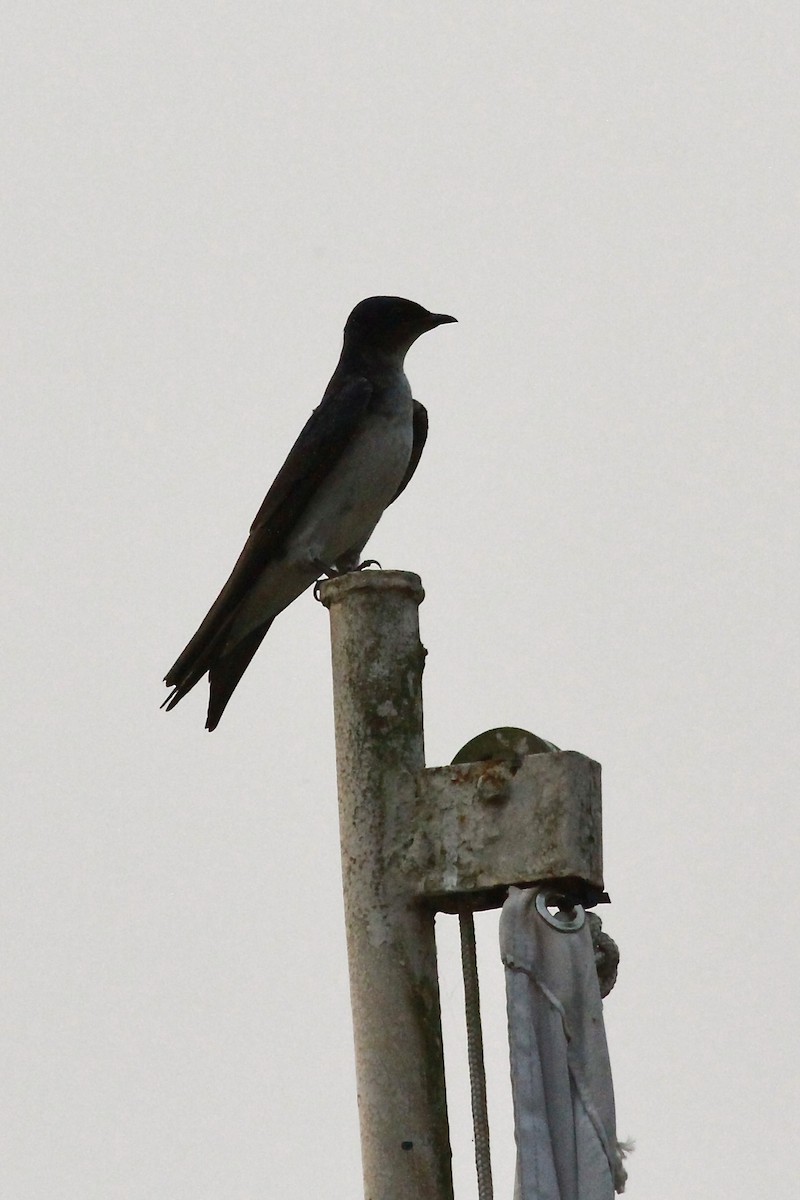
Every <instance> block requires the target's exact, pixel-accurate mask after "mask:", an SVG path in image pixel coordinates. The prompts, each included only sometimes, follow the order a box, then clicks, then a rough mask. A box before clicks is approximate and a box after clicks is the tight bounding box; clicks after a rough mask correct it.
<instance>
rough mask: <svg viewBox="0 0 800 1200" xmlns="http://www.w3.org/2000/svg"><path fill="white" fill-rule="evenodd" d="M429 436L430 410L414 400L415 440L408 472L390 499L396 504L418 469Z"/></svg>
mask: <svg viewBox="0 0 800 1200" xmlns="http://www.w3.org/2000/svg"><path fill="white" fill-rule="evenodd" d="M427 436H428V410H427V409H426V408H425V406H424V405H423V404H420V402H419V400H415V401H414V441H413V444H412V446H411V458H410V459H409V460H408V466H407V467H406V473H405V475H404V476H403V478H402V479H401V480H400V486H399V487H398V489H397V491H396V492H395V494H394V495H393V496H392V498H391V500H390V501H389V503H390V504H394V502H395V500H396V499H397V497H398V496H399V495H400V493H401V492H403V491H405V489H406V487H407V485H408V483H409V481H410V479H411V476H412V475H413V474H414V472H415V471H416V469H417V466H418V464H419V460H420V456H421V454H422V450H423V448H424V446H425V439H426V438H427Z"/></svg>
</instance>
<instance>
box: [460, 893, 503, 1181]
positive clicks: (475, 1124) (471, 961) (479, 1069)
mask: <svg viewBox="0 0 800 1200" xmlns="http://www.w3.org/2000/svg"><path fill="white" fill-rule="evenodd" d="M458 924H459V929H460V932H461V969H462V971H463V974H464V1000H465V1007H466V1013H467V1059H468V1062H469V1089H470V1095H471V1098H472V1130H473V1135H474V1138H475V1168H476V1170H477V1173H478V1200H492V1198H493V1196H494V1190H493V1188H492V1163H491V1158H490V1155H489V1116H488V1111H487V1107H486V1071H485V1068H484V1063H483V1033H482V1031H481V1008H480V994H479V991H478V956H477V953H476V950H475V920H474V918H473V916H472V913H471V912H462V913H459V915H458Z"/></svg>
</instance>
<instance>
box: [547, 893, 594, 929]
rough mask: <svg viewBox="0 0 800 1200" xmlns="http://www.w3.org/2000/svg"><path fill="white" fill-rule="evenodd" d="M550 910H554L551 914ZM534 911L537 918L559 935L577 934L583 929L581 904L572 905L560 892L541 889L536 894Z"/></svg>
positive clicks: (583, 918)
mask: <svg viewBox="0 0 800 1200" xmlns="http://www.w3.org/2000/svg"><path fill="white" fill-rule="evenodd" d="M551 909H556V911H555V912H551V911H550V910H551ZM536 911H537V912H538V913H539V916H541V917H543V918H544V919H545V921H547V924H548V925H552V926H553V929H557V930H558V931H559V932H560V933H577V931H578V930H579V929H583V925H584V922H585V920H586V913H585V911H584V908H583V905H582V904H572V903H571V902H570V901H569V900H567V898H566V897H565V896H563V895H562V894H561V893H560V892H555V891H553V890H552V889H551V888H542V889H541V891H539V892H537V893H536Z"/></svg>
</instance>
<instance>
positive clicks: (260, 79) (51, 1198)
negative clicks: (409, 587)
mask: <svg viewBox="0 0 800 1200" xmlns="http://www.w3.org/2000/svg"><path fill="white" fill-rule="evenodd" d="M799 26H800V10H798V8H797V6H796V5H793V4H789V3H784V4H773V3H763V2H761V3H745V2H742V0H739V2H734V3H724V4H723V3H716V2H715V3H704V4H697V3H687V2H683V0H679V2H677V3H672V4H669V5H665V4H656V3H653V2H644V3H637V4H634V3H625V4H622V3H616V4H610V5H609V4H598V3H587V2H582V0H570V2H569V3H552V4H544V3H537V2H535V0H529V2H525V3H522V2H520V0H513V2H509V3H505V4H499V5H498V4H497V3H496V2H495V3H488V2H486V3H484V2H482V0H465V2H464V3H459V4H456V3H442V4H430V3H425V4H423V3H419V2H417V0H401V2H399V3H396V4H392V5H390V4H388V3H383V4H378V3H353V2H348V0H345V2H344V3H338V4H332V3H328V2H324V3H323V2H322V0H312V2H308V3H303V2H297V3H293V4H291V5H289V4H284V5H278V4H275V3H272V4H269V3H264V2H263V0H261V2H259V3H255V2H252V0H239V2H237V3H232V4H229V5H226V6H224V7H223V6H218V5H211V4H208V3H205V2H202V0H201V2H199V3H193V4H178V3H175V2H174V0H159V3H152V2H151V3H132V4H117V3H114V4H109V3H107V2H104V3H99V2H96V0H83V2H82V3H80V4H77V3H69V2H67V3H61V4H52V3H51V4H47V3H45V4H33V5H31V4H29V3H25V4H23V3H13V2H12V4H11V6H10V8H7V9H6V16H5V19H4V33H3V50H2V54H3V59H4V63H3V68H2V72H1V73H0V86H1V87H2V89H3V90H4V92H5V96H4V98H3V101H2V111H3V122H2V137H3V162H2V193H3V195H4V207H5V218H4V227H5V236H4V242H5V249H4V257H5V265H4V267H3V271H2V288H3V292H4V307H5V312H4V315H3V319H2V327H3V331H4V341H5V343H6V344H5V349H4V359H5V372H6V382H5V385H4V388H3V391H4V395H5V398H6V399H5V403H6V406H7V409H6V411H7V416H6V419H5V423H4V424H5V434H6V437H5V439H4V441H5V452H6V454H7V460H6V462H5V465H4V467H3V469H2V478H1V479H0V487H2V491H3V499H4V511H5V513H6V520H5V525H6V542H5V550H4V568H5V572H4V573H5V577H6V578H5V583H4V587H3V591H4V595H5V598H6V601H7V616H6V619H5V621H4V622H3V629H2V638H3V647H2V657H3V662H4V665H5V668H6V672H5V673H6V683H5V687H4V689H3V693H4V694H3V706H4V713H3V729H4V733H5V737H4V751H3V756H2V757H3V774H4V776H5V784H4V787H3V811H4V815H3V833H2V865H0V889H1V890H2V912H3V916H2V931H3V932H2V949H1V950H0V957H1V958H2V977H3V983H2V989H1V990H2V1000H1V1002H0V1003H1V1006H2V1018H3V1038H2V1045H3V1052H2V1057H3V1069H2V1077H3V1085H2V1094H3V1101H2V1104H3V1106H4V1108H5V1112H4V1115H3V1118H2V1121H0V1126H1V1127H2V1133H1V1134H0V1138H1V1139H2V1143H3V1144H2V1146H1V1147H0V1194H2V1195H3V1197H7V1198H8V1200H66V1198H70V1200H72V1198H73V1197H75V1198H80V1200H110V1198H112V1197H113V1198H115V1200H116V1198H119V1200H152V1198H154V1197H165V1198H166V1197H169V1200H251V1198H255V1197H262V1196H278V1195H286V1196H289V1195H291V1196H298V1197H305V1196H312V1195H324V1196H325V1197H326V1198H327V1200H351V1198H352V1197H353V1196H357V1195H360V1194H361V1192H360V1188H361V1183H360V1179H361V1168H360V1157H359V1145H358V1127H357V1116H356V1105H355V1086H354V1073H353V1063H352V1045H351V1028H350V1013H349V996H348V984H347V967H346V956H345V944H344V929H343V918H342V905H341V888H340V874H339V849H338V829H337V810H336V795H335V773H334V772H335V768H334V745H333V729H332V713H331V686H330V666H329V643H328V618H327V614H326V613H325V611H324V610H323V609H322V608H321V606H319V605H317V604H315V603H314V602H313V600H312V599H311V597H310V595H309V596H305V597H303V598H301V600H299V601H298V602H297V603H296V605H294V606H293V607H292V608H291V609H290V610H289V611H288V612H287V613H285V614H284V615H283V616H282V617H281V618H280V619H279V620H278V621H277V622H276V624H275V626H274V628H273V630H272V631H271V633H270V635H269V638H268V639H267V641H266V642H265V643H264V646H263V647H262V649H261V651H260V652H259V654H258V656H257V657H256V659H255V661H254V663H253V665H252V666H251V668H250V669H249V671H248V672H247V675H246V676H245V678H244V680H243V682H242V684H241V685H240V687H239V689H238V690H237V692H236V695H235V696H234V699H233V701H232V702H231V705H230V707H229V709H228V711H227V712H226V714H225V717H224V719H223V722H222V724H221V726H220V728H219V730H218V731H217V732H216V733H214V734H213V735H209V734H207V733H205V732H204V730H203V721H204V714H205V704H206V687H205V684H204V685H202V686H200V687H198V688H197V689H196V691H195V692H194V693H192V695H191V697H189V698H188V699H187V700H186V701H184V702H183V703H182V704H181V705H180V707H179V708H178V709H177V710H176V711H175V712H173V713H171V714H169V715H168V716H167V715H165V714H164V713H162V712H159V709H158V705H159V703H160V702H161V699H162V696H163V689H162V687H161V685H160V682H159V681H160V679H161V677H162V676H163V674H164V672H165V671H166V669H167V668H168V667H169V666H170V665H171V663H172V662H173V660H174V659H175V657H176V655H177V653H178V652H179V650H180V649H181V648H182V647H183V645H184V644H185V642H186V641H187V640H188V638H189V636H190V635H191V634H192V633H193V631H194V629H195V628H196V626H197V624H198V623H199V620H200V619H201V617H202V616H203V615H204V613H205V612H206V609H207V608H208V606H209V604H210V603H211V601H212V600H213V598H214V596H215V595H216V593H217V591H218V589H219V587H220V586H221V584H222V583H223V582H224V579H225V578H226V576H227V574H228V571H229V569H230V567H231V566H232V564H233V561H234V559H235V557H236V555H237V554H238V552H239V550H240V548H241V545H242V543H243V541H244V537H245V534H246V532H247V529H248V526H249V523H250V521H251V519H252V517H253V515H254V514H255V512H256V510H257V508H258V506H259V504H260V502H261V500H262V498H263V495H264V493H265V491H266V489H267V486H268V485H269V483H270V482H271V480H272V478H273V476H274V474H275V473H276V471H277V469H278V468H279V466H280V465H281V463H282V461H283V459H284V457H285V454H286V452H287V451H288V449H289V446H290V445H291V443H292V442H293V440H294V438H295V436H296V434H297V433H298V432H299V430H300V428H301V426H302V424H303V422H304V421H305V419H306V417H307V416H308V414H309V412H310V410H311V408H312V407H313V406H314V405H315V404H316V403H317V402H318V400H319V398H320V396H321V394H322V390H323V388H324V386H325V384H326V382H327V380H328V377H329V375H330V373H331V371H332V369H333V367H334V365H335V362H336V358H337V356H338V353H339V348H340V338H341V328H342V325H343V323H344V320H345V318H346V316H347V314H348V312H349V310H350V308H351V307H352V306H353V305H354V304H355V303H356V302H357V301H358V300H360V299H361V298H362V297H364V296H367V295H370V294H374V293H397V294H400V295H405V296H409V297H411V298H412V299H414V300H417V301H419V302H420V303H422V304H424V305H426V306H427V307H429V308H432V309H435V310H437V311H443V312H451V313H453V314H454V315H456V316H457V317H458V319H459V324H458V325H453V326H448V327H445V328H442V329H439V330H436V331H434V332H433V333H431V334H429V335H426V337H425V338H424V339H422V341H420V342H419V343H418V344H417V346H415V347H414V348H413V350H412V351H411V353H410V355H409V358H408V361H407V367H408V373H409V376H410V378H411V381H412V385H413V387H414V392H415V395H416V396H417V397H418V398H419V399H420V400H422V401H423V403H425V404H426V405H427V407H428V409H429V412H430V421H431V433H430V438H429V441H428V446H427V449H426V452H425V455H424V456H423V459H422V463H421V465H420V468H419V471H418V473H417V475H416V477H415V479H414V482H413V485H412V486H411V487H410V488H409V489H408V491H407V492H406V493H405V495H404V496H403V498H402V501H401V502H398V504H397V505H395V506H394V507H393V508H392V509H391V511H390V512H389V513H388V514H387V516H386V517H385V519H384V520H383V522H382V524H381V525H380V526H379V529H378V531H377V533H376V535H375V536H374V538H373V539H372V541H371V543H370V544H369V546H368V550H369V552H370V553H371V554H372V555H374V556H375V557H377V558H379V559H380V560H381V562H382V563H383V565H384V566H385V567H396V568H405V569H409V570H414V571H417V572H419V574H420V575H421V576H422V579H423V582H424V585H425V589H426V592H427V598H426V600H425V602H424V604H423V607H422V609H421V624H422V637H423V641H424V642H425V644H426V646H427V648H428V651H429V656H428V665H427V669H426V674H425V704H426V740H427V758H428V763H429V764H430V765H436V764H440V763H443V762H447V761H449V760H450V759H451V758H452V756H453V755H454V753H455V752H456V751H457V750H458V749H459V748H460V747H461V746H462V745H463V744H464V743H465V742H466V741H467V740H468V739H469V738H471V737H472V736H473V735H475V734H476V733H479V732H480V731H481V730H483V729H486V728H489V727H491V726H494V725H498V724H505V723H510V724H517V725H522V726H525V727H527V728H530V729H532V730H534V731H535V732H536V733H538V734H540V735H542V736H544V737H547V738H549V739H551V740H552V741H554V742H556V743H557V744H558V745H559V746H561V747H562V748H569V749H576V750H581V751H583V752H584V753H586V754H589V755H591V756H592V757H593V758H596V759H598V760H599V761H600V762H601V763H602V764H603V779H604V832H605V846H606V860H605V862H606V882H607V886H608V889H609V891H610V892H611V894H612V897H613V905H612V906H611V907H610V908H607V909H604V910H602V916H603V919H604V922H605V927H606V929H607V930H608V932H610V933H611V935H612V936H613V937H614V938H616V939H617V941H618V942H619V945H620V948H621V952H622V965H621V972H620V978H619V982H618V985H617V988H616V990H615V991H614V992H613V993H612V995H611V997H610V998H609V999H608V1001H607V1002H606V1019H607V1029H608V1036H609V1041H610V1047H611V1055H612V1063H613V1067H614V1072H615V1084H616V1092H617V1107H618V1119H619V1131H620V1134H621V1135H622V1136H625V1137H632V1138H634V1139H635V1140H636V1143H637V1149H636V1151H635V1154H634V1155H633V1157H632V1158H631V1159H630V1161H629V1171H630V1182H629V1186H628V1194H629V1195H630V1196H631V1197H633V1198H635V1200H665V1198H666V1200H672V1198H673V1197H674V1198H676V1200H678V1198H680V1200H694V1198H698V1200H700V1198H701V1197H702V1198H703V1200H705V1198H707V1197H709V1196H720V1197H721V1196H724V1197H726V1200H745V1198H748V1200H749V1198H750V1197H752V1196H754V1195H763V1196H788V1195H791V1194H793V1192H794V1191H795V1190H796V1186H797V1144H798V1137H800V1128H799V1127H798V1115H797V1114H798V1105H799V1104H800V1096H798V1078H800V1052H799V1050H798V1047H800V1038H798V1029H797V999H796V997H797V991H798V984H799V983H800V963H798V951H797V935H796V931H795V930H794V927H793V925H792V924H791V921H792V919H793V917H794V913H795V911H796V904H797V899H798V894H797V883H796V877H797V858H798V849H800V847H799V846H798V816H797V794H796V793H797V768H796V751H797V743H796V727H797V701H798V678H800V671H799V670H798V668H799V667H800V663H799V662H798V657H799V656H798V633H797V606H798V583H800V573H799V572H798V559H797V551H798V536H797V515H798V514H797V467H798V457H800V455H798V443H799V442H800V436H799V430H798V392H797V384H798V369H797V368H798V351H797V343H798V307H799V305H798V287H797V280H798V276H797V269H798V254H797V225H798V209H797V203H798V190H799V189H798V185H799V184H800V170H799V169H798V146H797V129H798V115H799V113H798V107H799V106H798V83H797V80H798V41H799V40H800V39H798V32H800V29H799ZM445 924H446V926H447V927H446V928H445V929H444V930H443V935H442V941H443V972H444V977H443V983H442V995H443V1007H444V1018H445V1025H446V1034H447V1037H448V1052H449V1057H450V1061H451V1064H452V1076H453V1084H452V1087H451V1109H452V1123H453V1142H454V1148H455V1153H456V1178H457V1183H458V1193H457V1194H458V1197H459V1200H462V1198H469V1197H472V1196H474V1195H475V1185H474V1183H473V1181H472V1164H471V1159H470V1156H471V1145H470V1130H469V1120H468V1097H467V1092H466V1084H465V1081H464V1076H463V1065H462V1062H463V1056H462V1055H461V1050H460V1043H459V1039H460V1038H461V1037H462V1036H463V1032H462V1030H461V1027H460V1021H461V1016H460V1013H461V1003H462V1002H461V990H460V981H459V978H458V974H457V969H456V967H455V957H454V952H453V949H454V948H453V941H454V937H455V930H454V928H453V926H452V924H451V923H450V922H445ZM495 928H496V916H495V917H485V918H483V919H482V921H481V923H480V930H479V932H480V933H481V935H482V938H481V954H482V957H483V959H484V962H485V974H484V976H483V993H484V1001H485V1003H484V1010H485V1011H484V1019H485V1021H486V1024H487V1038H488V1043H489V1047H488V1053H489V1058H490V1086H491V1092H490V1105H491V1106H492V1116H493V1119H494V1124H493V1141H494V1151H495V1155H494V1157H495V1174H496V1188H497V1194H498V1196H510V1194H511V1186H512V1183H511V1181H512V1176H513V1134H512V1130H511V1125H510V1123H509V1112H508V1084H507V1079H506V1076H507V1048H506V1045H505V1041H504V1033H503V1024H504V1019H505V1017H504V1003H505V1001H504V993H503V983H502V977H501V973H500V969H499V966H498V964H497V949H496V941H495V934H494V932H493V930H494V929H495Z"/></svg>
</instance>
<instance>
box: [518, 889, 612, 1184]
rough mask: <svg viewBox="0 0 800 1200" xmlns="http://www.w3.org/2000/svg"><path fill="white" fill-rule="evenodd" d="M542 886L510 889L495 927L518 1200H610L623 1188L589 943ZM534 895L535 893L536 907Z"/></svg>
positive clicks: (577, 921) (579, 915) (580, 922)
mask: <svg viewBox="0 0 800 1200" xmlns="http://www.w3.org/2000/svg"><path fill="white" fill-rule="evenodd" d="M547 891H548V889H538V888H526V889H522V888H510V889H509V896H508V900H507V901H506V903H505V905H504V907H503V913H502V917H501V920H500V947H501V952H502V957H503V963H504V965H505V968H506V997H507V1003H508V1027H509V1042H510V1047H511V1084H512V1091H513V1097H514V1125H515V1131H516V1139H517V1179H516V1188H515V1192H514V1196H515V1200H613V1196H614V1192H615V1191H616V1192H622V1191H624V1188H625V1177H626V1176H625V1169H624V1167H623V1165H622V1158H623V1148H622V1147H621V1146H620V1144H619V1143H618V1141H617V1135H616V1117H615V1112H614V1089H613V1085H612V1082H611V1067H610V1063H609V1058H608V1046H607V1044H606V1035H605V1028H604V1025H603V1002H602V1000H601V998H600V986H599V984H598V980H597V970H596V967H595V957H594V950H593V948H592V936H591V932H590V929H589V923H588V921H586V920H584V916H585V914H584V912H583V909H582V908H580V906H578V907H576V908H575V910H574V913H573V914H572V919H569V918H567V919H564V917H563V915H562V916H561V919H559V914H558V913H556V914H555V915H554V916H553V915H551V914H550V913H549V912H548V909H547V906H546V904H545V903H544V901H545V899H546V897H547ZM537 896H541V899H540V900H539V905H538V907H537Z"/></svg>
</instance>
